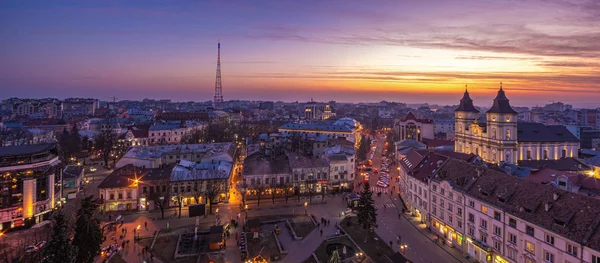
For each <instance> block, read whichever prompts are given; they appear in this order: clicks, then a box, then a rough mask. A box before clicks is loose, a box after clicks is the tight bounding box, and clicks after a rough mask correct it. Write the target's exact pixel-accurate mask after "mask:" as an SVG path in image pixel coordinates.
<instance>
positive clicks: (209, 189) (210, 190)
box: [204, 182, 223, 214]
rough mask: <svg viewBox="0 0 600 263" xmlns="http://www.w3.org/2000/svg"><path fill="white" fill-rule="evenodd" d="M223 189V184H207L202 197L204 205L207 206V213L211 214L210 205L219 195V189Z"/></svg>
mask: <svg viewBox="0 0 600 263" xmlns="http://www.w3.org/2000/svg"><path fill="white" fill-rule="evenodd" d="M222 187H223V183H222V182H218V183H217V182H212V184H208V185H206V192H204V195H205V197H206V203H207V204H208V205H209V210H208V213H209V214H212V207H213V206H212V204H213V202H214V201H215V199H216V198H217V196H218V195H219V193H220V191H221V189H222Z"/></svg>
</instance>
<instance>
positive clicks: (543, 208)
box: [463, 164, 600, 250]
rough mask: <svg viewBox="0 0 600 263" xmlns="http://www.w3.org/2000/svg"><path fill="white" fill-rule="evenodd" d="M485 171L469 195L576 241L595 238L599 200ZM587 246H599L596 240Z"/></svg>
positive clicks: (599, 210)
mask: <svg viewBox="0 0 600 263" xmlns="http://www.w3.org/2000/svg"><path fill="white" fill-rule="evenodd" d="M468 165H469V164H464V165H463V166H465V167H466V166H468ZM488 171H491V172H487V171H486V172H485V173H483V174H482V175H481V176H480V177H479V178H478V179H477V181H476V183H475V184H474V185H473V187H471V188H470V189H469V191H468V194H469V195H470V196H473V197H475V198H477V199H479V200H482V201H484V202H486V203H488V204H491V205H494V206H496V207H498V208H500V209H502V210H504V211H506V212H507V213H509V214H511V215H513V216H516V217H518V218H521V219H523V220H525V221H527V222H529V223H532V224H535V225H537V226H539V227H542V228H544V229H546V230H549V231H552V232H554V233H556V234H558V235H561V236H563V237H566V238H568V239H570V240H573V241H575V242H577V243H581V244H585V243H587V241H588V240H590V237H594V238H596V239H598V235H600V233H597V232H596V228H597V226H598V225H599V223H600V200H598V199H594V198H590V197H587V196H582V195H579V194H576V193H571V192H567V191H563V190H560V189H557V188H554V187H552V186H550V185H543V184H538V183H535V182H532V181H528V180H522V179H519V178H517V177H512V176H509V175H506V174H504V173H501V172H495V171H492V170H488ZM588 245H590V247H592V248H593V249H595V250H599V249H600V247H599V245H600V243H596V244H591V243H589V244H588Z"/></svg>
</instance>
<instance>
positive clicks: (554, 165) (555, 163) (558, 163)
mask: <svg viewBox="0 0 600 263" xmlns="http://www.w3.org/2000/svg"><path fill="white" fill-rule="evenodd" d="M519 166H525V167H530V168H542V167H545V168H550V169H554V170H559V171H586V170H590V169H591V168H590V167H589V166H588V165H586V164H584V163H583V162H581V161H579V160H578V159H575V158H562V159H558V160H521V161H519Z"/></svg>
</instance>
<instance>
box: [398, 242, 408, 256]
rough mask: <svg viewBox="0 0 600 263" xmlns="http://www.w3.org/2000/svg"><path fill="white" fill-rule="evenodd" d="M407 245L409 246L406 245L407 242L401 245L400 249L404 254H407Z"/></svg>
mask: <svg viewBox="0 0 600 263" xmlns="http://www.w3.org/2000/svg"><path fill="white" fill-rule="evenodd" d="M407 247H408V245H406V244H403V245H400V251H401V253H402V255H405V256H406V248H407Z"/></svg>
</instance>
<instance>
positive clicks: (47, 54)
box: [0, 0, 600, 107]
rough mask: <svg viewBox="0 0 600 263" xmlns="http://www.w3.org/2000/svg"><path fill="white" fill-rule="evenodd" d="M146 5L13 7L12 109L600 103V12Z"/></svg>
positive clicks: (4, 12) (416, 5)
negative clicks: (106, 103)
mask: <svg viewBox="0 0 600 263" xmlns="http://www.w3.org/2000/svg"><path fill="white" fill-rule="evenodd" d="M140 3H142V4H137V3H133V2H126V3H123V4H115V3H104V2H97V3H91V2H85V3H82V2H79V1H63V2H54V1H53V2H47V1H34V2H27V3H23V2H22V1H5V2H3V3H0V24H1V25H2V26H1V27H0V39H2V40H1V42H0V43H2V45H3V48H2V49H0V60H2V61H5V62H8V63H2V64H0V80H1V81H0V90H2V94H1V95H0V99H4V98H7V97H13V96H17V97H59V98H62V97H74V96H77V97H96V98H99V99H101V100H108V98H109V97H111V96H117V97H119V98H121V99H143V98H168V99H172V100H175V101H189V100H195V101H205V100H210V99H212V95H213V91H214V81H215V70H216V59H217V41H218V40H219V39H220V41H221V45H222V46H221V48H222V50H221V64H222V65H221V69H222V78H223V95H224V99H225V100H235V99H249V100H257V99H264V100H284V101H307V100H309V99H310V98H311V97H313V98H315V99H316V100H320V101H329V100H336V101H347V102H359V101H365V102H368V101H381V100H387V101H401V102H405V103H425V102H427V103H430V104H457V103H458V100H459V99H460V97H461V95H462V92H463V90H464V85H465V84H468V85H469V91H470V93H471V94H472V97H473V99H474V101H475V104H476V105H481V106H489V105H490V104H491V99H492V98H493V97H494V96H495V93H496V91H497V89H498V83H499V82H503V83H504V88H505V90H506V92H507V96H508V97H509V99H511V101H512V104H513V105H522V106H535V105H543V104H545V103H547V102H548V101H562V102H564V103H568V104H573V105H574V106H576V107H598V106H600V105H599V104H600V103H598V101H599V100H600V96H599V95H596V94H597V92H598V91H600V70H599V68H600V67H599V66H600V45H598V43H597V39H598V37H600V20H598V19H597V17H600V11H599V10H600V3H597V2H592V1H589V2H588V1H576V0H572V1H558V0H556V1H555V0H551V1H541V0H540V1H529V2H515V1H503V0H498V1H486V2H482V1H476V0H470V1H458V0H454V1H426V2H424V3H421V2H406V3H404V2H400V1H398V2H381V3H379V4H378V5H373V4H370V3H364V2H348V1H341V0H334V1H327V2H319V1H315V2H311V3H300V2H296V1H278V2H272V1H255V2H252V4H250V3H248V2H245V1H232V2H226V3H221V2H215V3H212V2H209V3H197V2H194V1H190V2H177V3H168V4H167V3H164V2H161V1H144V2H140Z"/></svg>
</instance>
